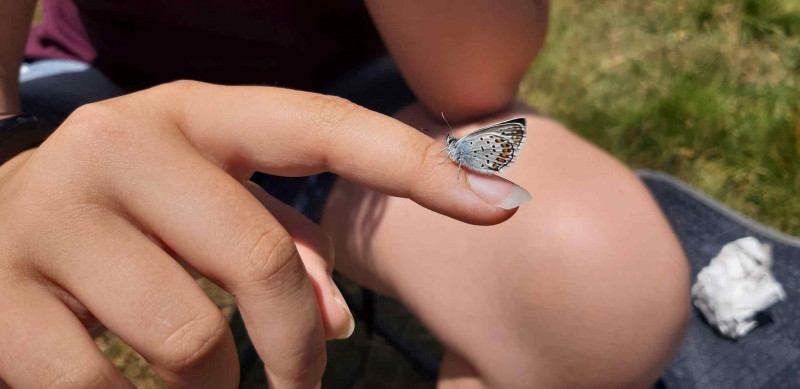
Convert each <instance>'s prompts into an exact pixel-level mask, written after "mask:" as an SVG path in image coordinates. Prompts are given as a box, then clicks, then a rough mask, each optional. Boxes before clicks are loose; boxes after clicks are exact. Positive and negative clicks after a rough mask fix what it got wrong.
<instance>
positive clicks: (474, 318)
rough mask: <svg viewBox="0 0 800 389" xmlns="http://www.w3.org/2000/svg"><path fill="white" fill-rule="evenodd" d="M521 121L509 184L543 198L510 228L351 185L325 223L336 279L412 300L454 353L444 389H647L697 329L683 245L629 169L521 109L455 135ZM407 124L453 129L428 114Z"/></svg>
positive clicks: (415, 115)
mask: <svg viewBox="0 0 800 389" xmlns="http://www.w3.org/2000/svg"><path fill="white" fill-rule="evenodd" d="M518 116H523V117H526V119H527V120H528V140H527V141H526V143H525V148H524V149H523V150H522V152H521V153H520V155H519V157H518V160H517V162H516V163H515V164H514V166H513V167H511V168H509V169H508V170H507V171H506V172H504V174H503V175H504V176H505V177H506V178H509V179H510V180H512V181H514V182H516V183H519V184H520V185H522V186H523V187H525V188H527V189H528V190H529V191H530V193H531V196H532V199H531V201H530V202H529V203H527V204H525V205H523V206H522V207H520V208H519V211H518V212H517V213H516V214H515V215H514V217H513V218H512V219H511V220H509V221H507V222H505V223H502V224H500V225H496V226H492V227H477V226H471V225H468V224H464V223H459V222H452V221H449V220H446V219H444V218H442V217H440V216H438V215H436V214H434V213H432V212H430V211H427V210H425V209H423V208H421V207H419V206H417V205H415V204H413V203H411V202H409V201H407V200H404V199H400V198H393V197H389V196H384V195H381V194H379V193H375V192H374V191H370V190H368V189H366V188H363V187H362V186H360V185H357V184H353V183H350V182H347V181H346V180H340V181H339V182H338V183H337V185H336V187H335V189H334V192H333V194H332V196H331V197H330V200H329V202H328V204H327V208H326V213H325V215H324V218H323V224H322V226H323V228H324V229H325V230H326V231H327V232H328V233H329V234H330V236H331V237H332V238H333V240H334V245H335V247H336V253H337V269H338V270H340V271H342V272H343V273H344V274H346V275H347V276H348V277H351V278H353V279H355V280H356V281H358V282H360V283H362V284H365V285H368V286H370V287H372V288H373V289H376V290H379V291H381V292H382V293H385V294H387V295H389V296H392V297H396V298H399V299H400V300H402V301H403V302H404V303H405V304H406V306H408V307H409V308H410V309H411V310H412V311H413V312H414V313H415V314H416V315H417V316H418V317H419V318H420V319H421V320H422V321H423V322H424V323H425V324H426V326H427V327H428V328H429V329H430V330H431V331H432V332H433V333H434V334H435V335H436V336H437V337H438V338H439V339H440V340H441V341H442V342H443V343H444V344H445V346H446V347H447V352H446V354H445V358H444V361H443V364H442V370H441V373H440V381H439V386H440V387H442V388H484V387H496V388H531V387H536V388H558V387H567V388H581V387H586V388H600V387H608V388H620V387H632V388H633V387H648V386H649V385H650V384H652V382H653V381H655V379H656V378H657V377H658V376H659V375H660V374H661V372H662V371H663V369H664V368H666V366H667V365H668V363H669V362H670V360H671V358H672V355H673V354H674V353H675V352H676V351H677V347H678V346H679V345H680V341H681V339H682V337H683V333H684V330H685V326H686V322H687V318H688V312H689V310H688V302H689V299H688V290H689V286H688V282H689V278H688V274H689V273H688V267H687V262H686V259H685V258H684V256H683V253H682V250H681V248H680V245H679V243H678V241H677V240H676V238H675V236H674V235H673V233H672V231H671V230H670V227H669V225H668V224H667V222H666V220H665V219H664V217H663V215H662V214H661V212H660V211H659V209H658V207H657V205H656V204H655V202H654V201H653V199H652V198H651V197H650V195H649V194H648V192H647V190H646V188H644V186H643V185H642V183H641V182H640V181H639V180H638V179H637V178H636V177H635V176H634V175H633V174H632V173H631V172H630V171H629V170H627V169H626V168H625V167H624V166H622V165H621V164H620V163H619V162H617V161H616V160H614V159H613V158H611V157H610V156H608V155H607V154H605V153H604V152H602V151H600V150H598V149H597V148H596V147H594V146H592V145H590V144H589V143H587V142H585V141H584V140H582V139H580V138H578V137H577V136H575V135H573V134H572V133H571V132H569V131H568V130H566V129H565V128H564V127H562V126H561V125H559V124H558V123H556V122H554V121H552V120H550V119H548V118H546V117H542V116H538V115H536V114H533V113H532V111H531V110H530V109H529V108H527V107H525V106H524V105H522V104H516V105H514V106H512V107H511V108H509V109H508V110H507V111H505V112H501V113H499V114H497V115H496V116H493V117H489V118H486V119H485V120H481V121H478V122H474V123H470V124H465V125H462V126H458V127H457V128H456V129H455V132H456V136H458V137H461V136H463V135H465V134H468V133H470V132H472V131H474V130H476V129H478V128H479V127H482V126H484V125H487V124H491V123H494V122H498V121H500V120H502V119H503V118H509V117H518ZM397 118H398V119H400V120H401V121H403V122H405V123H409V124H410V125H412V126H414V127H415V128H421V127H424V128H434V129H436V128H437V125H438V126H439V127H438V128H439V129H440V130H442V131H446V127H445V128H442V127H441V124H440V123H438V122H437V121H436V120H434V119H432V118H430V117H429V116H428V115H426V114H425V111H424V109H423V108H422V107H421V106H419V105H416V104H415V105H412V106H409V107H407V108H405V109H403V110H402V111H400V112H399V113H398V114H397ZM439 141H440V142H443V137H440V138H439ZM440 144H443V143H440ZM443 166H444V165H443ZM472 174H475V173H472V172H466V175H472ZM464 175H465V172H464V171H463V170H462V178H461V181H464V180H465V177H464ZM467 179H468V178H467ZM450 180H453V181H456V176H455V175H453V176H452V177H450ZM341 220H346V221H348V222H347V223H341ZM342 226H351V228H342ZM408 242H414V244H408Z"/></svg>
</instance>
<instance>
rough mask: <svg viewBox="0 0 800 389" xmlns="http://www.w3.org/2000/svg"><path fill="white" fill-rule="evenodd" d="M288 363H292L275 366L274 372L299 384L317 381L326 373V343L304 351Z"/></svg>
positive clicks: (289, 359)
mask: <svg viewBox="0 0 800 389" xmlns="http://www.w3.org/2000/svg"><path fill="white" fill-rule="evenodd" d="M287 361H290V363H288V364H284V365H281V366H275V369H274V370H276V373H278V374H279V375H280V376H281V377H285V378H289V379H290V380H292V381H297V382H302V381H307V380H316V379H319V378H321V377H322V375H323V373H324V372H325V365H326V364H327V363H328V354H327V352H326V350H325V345H324V343H320V344H319V346H316V347H310V348H307V349H304V350H303V353H302V354H301V355H296V356H293V357H292V358H288V359H287Z"/></svg>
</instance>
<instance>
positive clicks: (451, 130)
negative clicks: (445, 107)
mask: <svg viewBox="0 0 800 389" xmlns="http://www.w3.org/2000/svg"><path fill="white" fill-rule="evenodd" d="M442 119H444V122H445V123H447V127H449V128H450V135H452V136H453V138H455V137H456V133H455V131H453V127H451V126H450V122H448V121H447V118H446V117H444V112H442Z"/></svg>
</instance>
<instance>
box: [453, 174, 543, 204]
mask: <svg viewBox="0 0 800 389" xmlns="http://www.w3.org/2000/svg"><path fill="white" fill-rule="evenodd" d="M467 183H469V187H470V188H472V191H473V192H475V194H476V195H478V197H480V198H481V199H483V201H486V202H487V203H489V204H492V205H494V206H496V207H500V208H503V209H514V208H516V207H519V206H520V205H522V204H525V203H527V202H528V201H530V199H531V194H530V193H528V191H527V190H525V189H522V187H519V186H517V185H516V184H514V183H513V182H511V181H508V180H506V179H503V178H500V177H496V176H487V175H485V174H477V173H469V174H467Z"/></svg>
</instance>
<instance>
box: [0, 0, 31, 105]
mask: <svg viewBox="0 0 800 389" xmlns="http://www.w3.org/2000/svg"><path fill="white" fill-rule="evenodd" d="M35 6H36V1H34V0H0V39H2V42H3V44H2V45H0V113H2V112H18V111H19V110H20V106H19V66H20V64H21V62H22V55H23V53H24V51H25V41H26V40H27V38H28V31H29V30H30V23H31V19H32V18H33V10H34V8H35ZM0 115H1V114H0ZM0 117H1V116H0Z"/></svg>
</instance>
